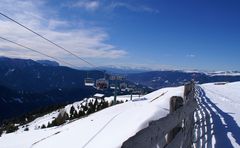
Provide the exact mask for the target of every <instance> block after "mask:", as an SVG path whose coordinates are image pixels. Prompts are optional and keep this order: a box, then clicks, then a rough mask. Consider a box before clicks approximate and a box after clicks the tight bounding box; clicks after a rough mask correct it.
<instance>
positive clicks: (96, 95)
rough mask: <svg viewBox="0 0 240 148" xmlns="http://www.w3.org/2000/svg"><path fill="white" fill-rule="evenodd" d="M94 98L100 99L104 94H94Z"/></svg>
mask: <svg viewBox="0 0 240 148" xmlns="http://www.w3.org/2000/svg"><path fill="white" fill-rule="evenodd" d="M94 97H98V98H102V97H104V94H95V95H94Z"/></svg>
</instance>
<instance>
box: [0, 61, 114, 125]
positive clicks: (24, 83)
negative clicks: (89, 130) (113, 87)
mask: <svg viewBox="0 0 240 148" xmlns="http://www.w3.org/2000/svg"><path fill="white" fill-rule="evenodd" d="M42 63H45V64H44V65H43V64H42ZM46 63H47V65H48V66H47V65H46ZM51 63H54V62H50V63H49V62H46V61H44V62H43V61H41V62H40V63H39V61H38V62H36V61H33V60H30V59H11V58H6V57H1V58H0V121H1V120H3V119H6V118H10V117H15V116H18V115H21V114H23V113H27V112H29V111H33V110H37V109H39V108H41V107H46V106H49V105H55V104H66V103H71V102H74V101H77V100H82V99H84V98H86V97H89V96H91V95H93V94H94V93H96V92H99V91H97V90H96V89H94V88H92V87H85V86H84V78H86V76H87V71H81V70H75V69H72V68H68V67H63V66H52V64H51ZM49 64H50V65H51V66H49ZM55 65H56V64H55ZM88 75H89V76H91V77H92V78H94V79H99V78H101V77H102V75H103V74H102V73H101V72H99V71H88ZM100 92H101V91H100ZM106 93H111V91H108V90H107V92H106Z"/></svg>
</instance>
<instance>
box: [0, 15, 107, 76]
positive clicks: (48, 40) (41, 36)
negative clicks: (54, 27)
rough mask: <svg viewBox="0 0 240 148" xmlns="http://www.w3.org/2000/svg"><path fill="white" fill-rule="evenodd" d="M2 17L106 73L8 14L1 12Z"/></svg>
mask: <svg viewBox="0 0 240 148" xmlns="http://www.w3.org/2000/svg"><path fill="white" fill-rule="evenodd" d="M0 15H2V16H3V17H5V18H7V19H9V20H11V21H12V22H14V23H16V24H18V25H19V26H21V27H23V28H25V29H27V30H28V31H30V32H32V33H34V34H35V35H37V36H39V37H40V38H42V39H44V40H45V41H47V42H49V43H51V44H53V45H55V46H56V47H58V48H60V49H62V50H64V51H66V52H68V53H69V54H71V55H72V56H74V57H76V58H78V59H80V60H81V61H83V62H85V63H87V64H88V65H90V66H92V67H94V68H95V69H96V70H98V71H100V72H103V73H104V71H102V70H100V69H99V68H97V66H95V65H94V64H92V63H90V62H88V61H87V60H85V59H83V58H81V57H80V56H78V55H76V54H75V53H73V52H71V51H69V50H67V49H66V48H64V47H62V46H60V45H58V44H57V43H55V42H53V41H51V40H50V39H48V38H46V37H44V36H43V35H41V34H39V33H37V32H36V31H34V30H32V29H30V28H28V27H27V26H25V25H23V24H21V23H19V22H18V21H16V20H14V19H13V18H11V17H9V16H7V15H6V14H3V13H2V12H0Z"/></svg>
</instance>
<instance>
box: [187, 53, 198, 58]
mask: <svg viewBox="0 0 240 148" xmlns="http://www.w3.org/2000/svg"><path fill="white" fill-rule="evenodd" d="M186 57H187V58H195V57H196V55H194V54H187V55H186Z"/></svg>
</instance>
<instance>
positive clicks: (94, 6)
mask: <svg viewBox="0 0 240 148" xmlns="http://www.w3.org/2000/svg"><path fill="white" fill-rule="evenodd" d="M66 6H67V7H70V8H83V9H85V10H90V11H95V10H99V9H101V10H110V11H114V10H116V9H120V8H124V9H127V10H129V11H132V12H148V13H159V10H157V9H154V8H151V7H148V6H146V5H136V4H131V3H130V2H128V3H127V2H122V1H112V2H111V1H107V0H102V1H100V0H93V1H89V0H79V1H76V2H74V3H68V4H67V5H66Z"/></svg>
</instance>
